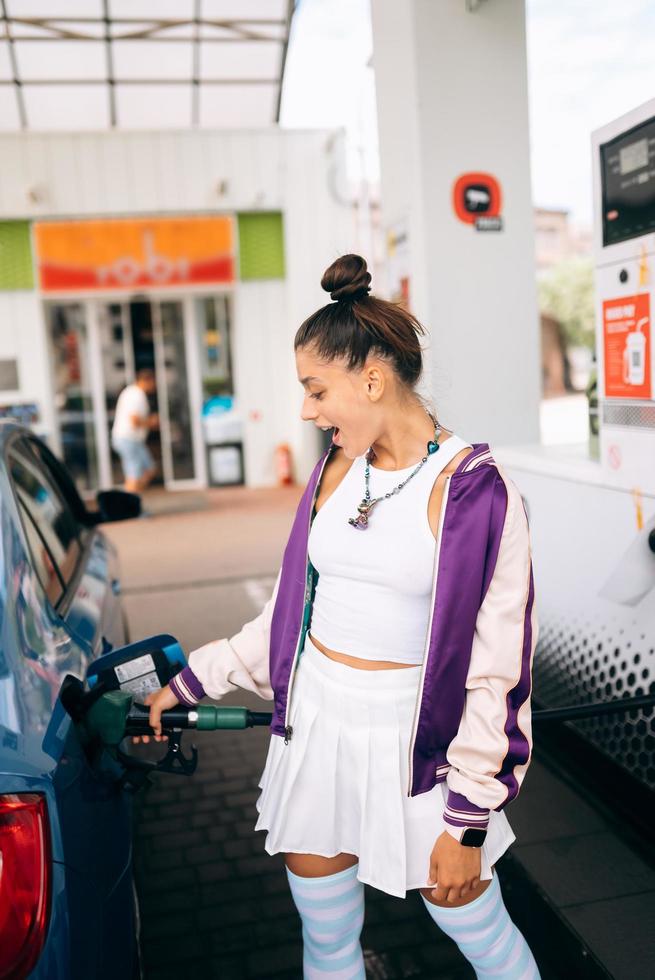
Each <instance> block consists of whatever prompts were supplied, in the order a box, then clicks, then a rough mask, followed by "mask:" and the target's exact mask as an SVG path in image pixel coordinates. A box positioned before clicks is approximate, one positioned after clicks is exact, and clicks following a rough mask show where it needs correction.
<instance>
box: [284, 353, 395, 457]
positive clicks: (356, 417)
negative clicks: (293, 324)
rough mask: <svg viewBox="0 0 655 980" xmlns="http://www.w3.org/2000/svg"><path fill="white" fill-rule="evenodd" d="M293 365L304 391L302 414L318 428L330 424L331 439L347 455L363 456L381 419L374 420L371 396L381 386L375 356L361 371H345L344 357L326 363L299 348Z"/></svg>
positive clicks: (380, 375)
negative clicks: (341, 359) (331, 430)
mask: <svg viewBox="0 0 655 980" xmlns="http://www.w3.org/2000/svg"><path fill="white" fill-rule="evenodd" d="M296 369H297V372H298V380H299V381H300V383H301V384H302V385H303V387H304V391H305V394H304V400H303V406H302V412H301V413H300V414H301V418H303V419H305V421H308V422H309V421H311V422H313V423H314V424H315V425H316V426H318V427H320V428H322V427H326V428H332V429H333V432H332V441H333V442H334V443H336V445H337V446H340V447H341V448H342V449H343V451H344V454H345V455H346V456H347V457H348V458H349V459H355V457H356V456H363V455H364V453H365V452H366V451H367V449H368V448H369V446H371V445H372V444H373V442H374V441H375V438H376V435H377V431H376V430H377V429H378V428H379V423H380V420H379V419H378V421H377V424H376V419H375V416H376V411H375V409H374V401H372V400H371V397H370V396H371V393H372V392H374V391H378V392H379V391H380V390H381V388H380V385H382V387H383V386H384V378H383V371H382V369H381V367H380V366H379V365H378V364H377V362H376V361H375V359H370V360H369V361H367V363H366V364H365V365H364V367H363V368H362V369H361V370H360V371H347V370H346V369H345V367H344V366H343V361H332V362H331V363H330V364H326V363H325V362H324V361H319V360H318V359H317V358H316V357H314V356H313V355H312V354H310V353H309V352H308V351H307V350H306V349H305V348H298V350H297V351H296ZM369 385H370V388H369Z"/></svg>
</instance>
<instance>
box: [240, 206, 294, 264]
mask: <svg viewBox="0 0 655 980" xmlns="http://www.w3.org/2000/svg"><path fill="white" fill-rule="evenodd" d="M237 221H238V227H239V278H240V279H284V275H285V266H284V228H283V225H282V213H281V212H280V211H248V212H243V213H241V214H238V215H237Z"/></svg>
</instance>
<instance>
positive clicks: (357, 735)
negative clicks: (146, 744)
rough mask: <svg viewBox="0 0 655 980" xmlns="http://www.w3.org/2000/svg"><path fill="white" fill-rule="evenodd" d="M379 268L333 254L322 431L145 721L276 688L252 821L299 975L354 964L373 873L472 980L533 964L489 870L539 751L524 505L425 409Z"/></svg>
mask: <svg viewBox="0 0 655 980" xmlns="http://www.w3.org/2000/svg"><path fill="white" fill-rule="evenodd" d="M370 281H371V276H370V274H369V273H368V271H367V268H366V263H365V261H364V259H362V258H361V257H360V256H357V255H344V256H342V257H341V258H339V259H337V260H336V261H335V262H334V263H333V264H332V265H331V266H330V267H329V268H328V269H327V271H326V272H325V274H324V276H323V279H322V280H321V285H322V286H323V288H324V289H326V290H327V291H328V292H329V293H330V296H331V299H332V302H331V303H328V304H327V305H326V306H324V307H322V308H321V309H319V310H318V311H317V312H316V313H314V314H313V315H312V316H310V317H309V318H308V319H307V320H305V322H304V323H303V324H302V326H301V327H300V329H299V330H298V333H297V334H296V337H295V341H294V348H295V354H296V365H297V369H298V378H299V381H300V382H301V384H302V385H303V386H304V388H305V400H304V405H303V412H302V417H303V418H304V419H306V420H307V421H312V422H314V424H315V425H317V426H319V427H321V428H324V429H327V428H332V429H333V435H332V444H331V446H330V447H329V448H328V450H327V451H326V452H325V453H324V454H323V456H322V457H321V459H320V460H319V462H318V463H317V465H316V467H315V468H314V471H313V473H312V475H311V477H310V479H309V482H308V484H307V487H306V489H305V492H304V494H303V497H302V499H301V501H300V504H299V505H298V510H297V513H296V518H295V520H294V524H293V527H292V530H291V534H290V536H289V540H288V543H287V546H286V549H285V552H284V558H283V562H282V568H281V569H280V572H279V574H278V577H277V581H276V583H275V587H274V590H273V594H272V596H271V599H270V600H269V602H268V603H267V604H266V606H265V607H264V609H263V610H262V613H261V614H260V615H259V616H258V617H257V619H255V620H253V621H252V622H250V623H247V624H246V625H245V626H244V627H243V629H242V630H241V631H240V632H239V633H238V634H237V635H236V636H234V637H231V638H229V639H222V640H218V641H212V642H210V643H208V644H206V645H205V646H203V647H200V648H199V649H197V650H194V651H192V652H191V653H190V655H189V666H188V667H186V668H185V669H184V670H182V671H181V672H180V673H179V674H178V675H177V676H176V677H175V678H173V680H172V681H171V682H170V684H169V685H168V686H167V687H166V688H163V689H162V690H161V691H159V692H157V693H156V694H155V695H151V696H150V697H149V699H148V701H149V703H150V705H151V707H150V724H151V726H152V728H153V729H154V731H155V733H156V737H158V738H159V737H161V724H160V714H161V711H162V710H165V709H166V708H169V707H172V706H173V705H174V704H176V703H177V702H178V701H180V702H182V703H185V704H194V703H196V702H197V701H198V700H200V698H202V697H204V696H205V695H206V694H207V695H209V696H210V697H212V698H215V699H216V698H220V697H222V696H223V695H224V694H225V693H226V692H227V691H231V690H235V689H236V688H237V687H241V688H245V689H247V690H250V691H254V692H256V693H257V694H259V695H260V696H262V697H264V698H268V699H271V698H272V699H273V700H274V702H275V705H274V712H273V721H272V724H271V739H270V744H269V750H268V757H267V760H266V766H265V769H264V772H263V774H262V778H261V781H260V783H259V787H260V789H261V794H260V797H259V799H258V800H257V804H256V805H257V810H258V811H259V818H258V820H257V823H256V828H255V829H258V830H259V829H263V830H266V831H267V837H266V841H265V848H266V850H267V851H268V853H270V854H275V853H278V852H283V853H284V854H285V861H286V869H287V877H288V880H289V885H290V888H291V892H292V895H293V899H294V902H295V904H296V907H297V908H298V911H299V914H300V916H301V920H302V925H303V939H304V956H303V963H304V975H305V977H312V978H314V977H316V978H317V977H331V978H335V977H341V978H346V977H348V978H363V977H364V976H365V972H364V963H363V956H362V949H361V945H360V941H359V935H360V932H361V928H362V924H363V919H364V887H363V886H364V883H365V882H366V883H368V884H371V885H373V886H374V887H377V888H381V889H383V890H384V891H387V892H388V893H389V894H392V895H399V896H401V897H403V898H404V897H405V895H406V891H407V890H410V889H413V888H418V889H419V890H420V893H421V895H422V897H423V901H424V903H425V906H426V908H427V910H428V912H429V914H430V915H431V917H432V918H433V919H434V921H435V922H436V923H437V924H438V925H439V926H440V927H441V928H442V929H443V930H444V931H445V932H446V933H447V934H448V935H449V936H451V937H452V938H453V939H454V940H455V941H456V942H457V944H458V946H459V948H460V949H461V950H462V952H463V953H464V955H465V956H466V957H467V958H468V960H469V961H470V963H471V964H472V966H473V967H474V969H475V971H476V974H477V976H479V977H491V976H494V977H499V978H501V977H502V978H503V980H508V978H519V977H520V978H533V977H538V976H539V972H538V969H537V966H536V963H535V961H534V957H533V956H532V953H531V951H530V949H529V947H528V946H527V944H526V942H525V939H524V937H523V936H522V934H521V933H520V932H519V930H518V929H517V928H516V926H515V924H514V923H513V922H512V920H511V919H510V918H509V915H508V913H507V909H506V908H505V905H504V902H503V899H502V895H501V892H500V885H499V883H498V878H497V875H495V874H494V873H493V869H494V862H495V861H497V860H498V858H499V857H500V856H501V854H503V853H504V851H505V850H506V849H507V847H508V846H509V845H510V844H511V843H512V841H513V840H515V836H514V834H513V833H512V830H511V828H510V825H509V822H508V820H507V817H506V815H505V814H504V813H503V808H504V807H505V806H506V804H507V803H508V802H509V801H510V800H511V799H513V798H514V797H515V796H516V794H517V793H518V790H519V787H520V784H521V782H522V780H523V778H524V776H525V772H526V770H527V767H528V764H529V761H530V756H531V751H532V737H531V724H530V701H529V697H530V689H531V668H532V659H533V655H534V650H535V646H536V641H537V620H536V610H535V605H534V585H533V578H532V562H531V554H530V542H529V534H528V523H527V515H526V512H525V508H524V506H523V502H522V498H521V496H520V493H519V492H518V490H517V488H516V487H515V486H514V484H513V483H512V481H511V480H509V478H508V477H507V476H506V475H505V474H504V473H503V471H502V470H501V468H500V467H499V466H497V464H496V463H495V462H494V460H493V457H492V456H491V453H490V452H489V447H488V445H487V444H486V443H480V444H478V443H476V444H473V445H471V444H469V443H467V442H466V441H465V440H463V439H462V438H460V437H459V436H458V435H456V434H455V433H454V432H452V431H449V430H446V429H443V428H442V427H441V425H440V424H439V422H438V421H437V419H436V417H435V414H434V413H433V412H431V411H429V410H428V408H427V407H426V405H425V404H424V401H423V399H422V398H421V396H420V395H419V394H418V393H417V392H416V390H415V388H416V384H417V382H418V380H419V378H420V375H421V371H422V351H421V347H420V344H419V340H418V335H419V334H423V333H425V331H424V330H423V328H422V326H421V325H420V324H419V323H418V321H417V320H416V319H415V318H414V317H413V316H411V315H410V314H409V313H407V312H406V311H405V310H403V309H402V308H401V307H399V306H396V305H394V304H392V303H388V302H386V301H384V300H381V299H378V298H376V297H374V296H369V295H368V294H369V292H370V286H369V283H370ZM310 625H311V631H310Z"/></svg>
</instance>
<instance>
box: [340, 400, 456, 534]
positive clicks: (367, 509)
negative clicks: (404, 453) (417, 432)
mask: <svg viewBox="0 0 655 980" xmlns="http://www.w3.org/2000/svg"><path fill="white" fill-rule="evenodd" d="M428 415H429V416H430V418H431V419H432V421H433V423H434V438H433V439H431V440H430V441H429V442H428V444H427V453H426V454H425V456H424V457H423V459H422V460H421V462H420V463H419V464H418V466H417V467H416V468H415V469H414V470H413V471H412V472H411V473H410V474H409V476H408V477H407V478H406V479H405V480H403V481H402V483H399V484H398V486H397V487H394V488H393V490H390V491H389V492H388V493H385V494H383V495H382V496H381V497H374V498H373V500H371V490H370V476H371V470H370V466H369V464H370V462H371V460H372V459H373V458H374V457H375V453H374V451H373V447H370V448H369V450H368V452H367V453H366V470H365V483H366V492H365V494H364V496H363V497H362V502H361V503H360V504H358V505H357V510H358V511H359V514H358V516H357V517H349V518H348V523H349V524H350V525H351V527H355V528H360V530H362V531H365V530H366V529H367V528H368V517H369V514H370V513H371V511H372V510H373V508H374V507H375V505H376V504H377V503H378V502H379V501H380V500H385V499H386V498H387V497H392V496H393V495H394V493H400V491H401V490H402V488H403V487H404V486H405V484H406V483H409V481H410V480H411V479H412V477H413V476H416V474H417V473H418V471H419V470H420V468H421V467H422V466H423V464H424V463H425V462H426V460H427V459H428V457H429V456H431V455H432V454H433V453H436V452H437V450H438V449H439V448H440V446H439V443H438V441H437V440H438V439H439V434H440V432H441V431H442V427H441V425H440V424H439V422H437V420H436V419H435V417H434V416H433V415H432V413H431V412H428Z"/></svg>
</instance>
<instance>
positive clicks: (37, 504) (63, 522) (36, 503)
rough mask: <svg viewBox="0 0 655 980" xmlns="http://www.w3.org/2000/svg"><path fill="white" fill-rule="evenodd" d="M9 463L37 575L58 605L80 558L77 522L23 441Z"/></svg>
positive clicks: (49, 596) (51, 598) (11, 449)
mask: <svg viewBox="0 0 655 980" xmlns="http://www.w3.org/2000/svg"><path fill="white" fill-rule="evenodd" d="M8 461H9V471H10V473H11V477H12V481H13V484H14V489H15V491H16V496H17V497H18V502H19V505H20V508H21V513H22V517H23V524H24V527H25V532H26V535H27V538H28V542H29V548H30V552H31V556H32V560H33V563H34V566H35V569H36V572H37V575H38V576H39V579H40V581H41V584H42V585H43V587H44V589H45V591H46V594H47V595H48V598H49V599H50V600H51V601H52V602H56V601H57V600H58V599H59V598H60V597H61V593H62V591H63V590H64V589H65V588H66V585H67V584H68V582H69V581H70V579H71V578H72V576H73V574H74V572H75V568H76V567H77V563H78V560H79V557H80V544H79V540H78V527H77V522H76V520H75V518H74V516H73V514H72V512H71V510H70V509H69V507H68V505H67V504H66V502H65V501H64V500H63V498H62V497H61V495H60V494H59V492H58V491H57V489H56V487H55V485H54V483H53V481H52V479H51V478H50V476H49V474H48V472H47V471H46V470H45V469H44V467H43V466H42V464H41V463H39V461H38V460H37V459H36V457H35V456H34V454H33V453H32V452H31V450H30V449H29V447H28V446H27V445H26V444H25V443H24V442H22V443H19V444H17V445H15V446H12V447H11V448H10V450H9V453H8Z"/></svg>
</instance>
